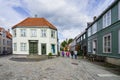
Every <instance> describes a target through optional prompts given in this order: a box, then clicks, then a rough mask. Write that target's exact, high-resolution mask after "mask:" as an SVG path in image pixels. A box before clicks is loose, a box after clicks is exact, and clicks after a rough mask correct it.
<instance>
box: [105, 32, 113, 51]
mask: <svg viewBox="0 0 120 80" xmlns="http://www.w3.org/2000/svg"><path fill="white" fill-rule="evenodd" d="M103 52H104V53H110V52H111V33H110V34H107V35H105V36H103Z"/></svg>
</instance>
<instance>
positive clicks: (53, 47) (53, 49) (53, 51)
mask: <svg viewBox="0 0 120 80" xmlns="http://www.w3.org/2000/svg"><path fill="white" fill-rule="evenodd" d="M51 50H52V53H55V45H54V44H51Z"/></svg>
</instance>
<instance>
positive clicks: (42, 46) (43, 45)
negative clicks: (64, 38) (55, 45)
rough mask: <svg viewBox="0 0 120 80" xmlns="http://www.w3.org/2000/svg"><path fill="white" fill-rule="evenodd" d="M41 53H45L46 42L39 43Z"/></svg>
mask: <svg viewBox="0 0 120 80" xmlns="http://www.w3.org/2000/svg"><path fill="white" fill-rule="evenodd" d="M41 53H42V55H46V44H41Z"/></svg>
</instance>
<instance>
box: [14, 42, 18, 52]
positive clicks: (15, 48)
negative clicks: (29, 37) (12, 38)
mask: <svg viewBox="0 0 120 80" xmlns="http://www.w3.org/2000/svg"><path fill="white" fill-rule="evenodd" d="M13 49H14V51H17V43H14V44H13Z"/></svg>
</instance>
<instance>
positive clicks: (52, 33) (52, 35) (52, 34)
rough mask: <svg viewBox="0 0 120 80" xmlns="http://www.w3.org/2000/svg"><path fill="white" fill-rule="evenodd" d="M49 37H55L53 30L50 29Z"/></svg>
mask: <svg viewBox="0 0 120 80" xmlns="http://www.w3.org/2000/svg"><path fill="white" fill-rule="evenodd" d="M51 37H52V38H55V31H54V30H51Z"/></svg>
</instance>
